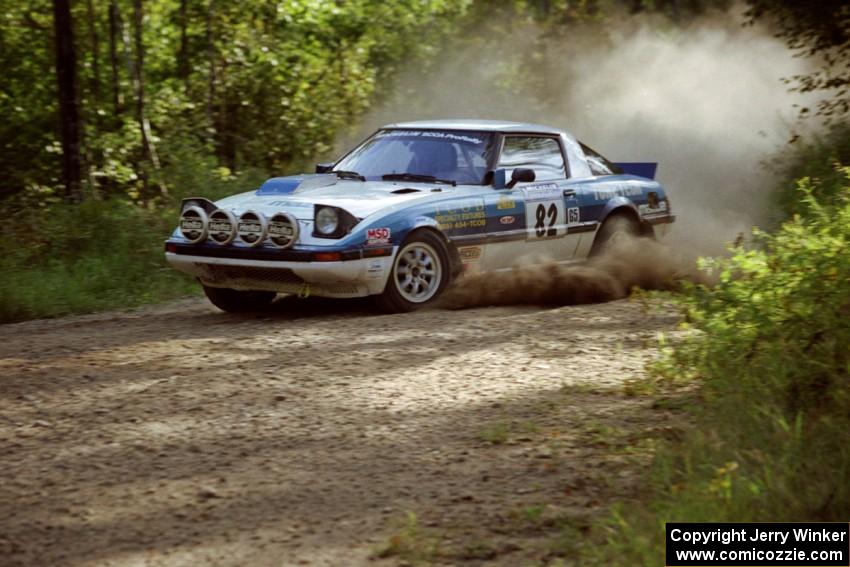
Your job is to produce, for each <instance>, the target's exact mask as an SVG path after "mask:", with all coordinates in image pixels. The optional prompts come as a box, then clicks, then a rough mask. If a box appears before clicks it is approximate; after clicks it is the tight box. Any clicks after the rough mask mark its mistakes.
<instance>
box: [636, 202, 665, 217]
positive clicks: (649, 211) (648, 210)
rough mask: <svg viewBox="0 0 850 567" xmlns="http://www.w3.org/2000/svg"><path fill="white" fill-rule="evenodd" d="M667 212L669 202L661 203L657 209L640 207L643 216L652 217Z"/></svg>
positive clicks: (650, 206)
mask: <svg viewBox="0 0 850 567" xmlns="http://www.w3.org/2000/svg"><path fill="white" fill-rule="evenodd" d="M666 211H667V201H659V202H658V206H657V207H653V206H652V205H638V212H639V213H640V214H641V215H651V214H653V213H663V212H666Z"/></svg>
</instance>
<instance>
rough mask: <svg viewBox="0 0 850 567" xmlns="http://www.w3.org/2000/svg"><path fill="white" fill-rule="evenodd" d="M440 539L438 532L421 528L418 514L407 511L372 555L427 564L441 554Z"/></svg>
mask: <svg viewBox="0 0 850 567" xmlns="http://www.w3.org/2000/svg"><path fill="white" fill-rule="evenodd" d="M441 540H442V536H441V535H440V534H439V533H437V532H435V531H434V530H428V529H426V528H423V527H422V526H421V525H420V524H419V518H418V516H417V515H416V514H415V513H414V512H408V513H407V514H406V515H405V517H404V520H403V521H402V522H401V525H400V527H399V528H398V529H397V530H396V532H395V533H394V534H393V535H392V536H390V538H389V539H388V540H387V542H386V543H385V544H384V545H383V546H381V547H378V548H376V549H375V550H374V551H373V553H372V555H373V556H374V557H377V558H382V559H383V558H387V557H394V558H397V559H399V560H402V561H404V562H406V563H408V564H410V565H427V564H430V563H433V562H434V561H435V560H436V559H438V558H439V557H440V556H441V553H442V547H441Z"/></svg>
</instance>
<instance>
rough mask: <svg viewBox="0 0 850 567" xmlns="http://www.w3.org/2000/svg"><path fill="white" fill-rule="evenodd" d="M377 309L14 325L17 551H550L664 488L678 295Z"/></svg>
mask: <svg viewBox="0 0 850 567" xmlns="http://www.w3.org/2000/svg"><path fill="white" fill-rule="evenodd" d="M367 309H368V304H365V303H357V302H355V303H350V302H349V303H344V302H332V301H324V302H321V301H308V302H303V301H302V302H298V301H295V300H292V301H288V300H283V301H281V302H279V305H277V306H276V308H275V309H274V311H273V312H271V313H268V314H263V315H261V316H236V315H228V314H224V313H221V312H218V311H216V310H215V309H214V308H213V307H211V306H209V305H208V304H206V303H205V302H204V301H202V300H200V299H197V300H195V299H191V300H183V301H178V302H173V303H169V304H165V305H162V306H157V307H152V308H146V309H142V310H138V311H133V312H122V313H108V314H101V315H91V316H80V317H70V318H65V319H58V320H52V321H34V322H28V323H21V324H15V325H5V326H0V376H2V378H0V564H2V565H4V566H11V565H16V566H17V565H27V566H30V565H32V566H43V565H63V566H64V565H68V566H70V565H74V566H95V565H97V566H103V565H107V566H119V565H120V566H141V565H168V566H184V565H185V566H190V565H191V566H197V565H252V566H265V565H269V566H271V565H277V566H281V565H286V566H288V565H328V566H331V565H332V566H340V565H353V566H358V565H378V566H383V565H404V564H410V563H411V562H412V563H415V562H417V561H419V560H422V561H431V562H434V563H436V564H452V565H457V564H465V565H466V564H468V565H478V564H487V565H491V564H492V565H525V564H529V563H530V564H545V563H546V562H547V561H549V560H551V559H552V558H553V557H557V556H558V555H561V556H565V557H567V558H568V557H569V549H570V543H569V541H563V539H564V538H563V537H562V538H561V540H562V541H561V543H560V544H559V545H560V547H558V546H554V547H553V544H552V541H553V537H554V536H557V534H558V533H569V532H564V529H565V528H564V526H573V527H574V528H575V529H576V530H577V531H576V532H575V533H578V534H580V533H581V530H582V529H584V528H585V527H586V526H587V524H588V522H590V521H591V520H592V519H593V518H594V517H596V516H598V514H600V513H603V512H604V511H605V508H606V506H607V505H608V504H610V503H611V502H612V501H613V500H615V499H623V498H629V497H630V496H633V495H634V494H636V493H638V492H639V491H640V488H641V485H642V478H641V475H642V474H643V473H644V472H645V469H646V463H647V460H648V457H647V456H646V454H645V452H641V451H640V450H636V447H637V448H638V449H639V446H640V442H639V439H640V438H641V436H642V435H643V434H644V433H646V432H648V431H653V430H657V429H659V428H663V427H665V424H666V423H667V422H668V419H669V417H670V416H669V415H667V414H666V413H665V411H664V410H660V409H657V408H653V407H652V403H651V400H649V399H647V398H644V397H641V396H629V395H625V394H624V393H623V385H624V383H626V382H627V381H628V380H631V379H634V378H640V377H641V376H642V375H643V367H644V364H645V362H646V361H648V360H649V359H650V358H652V357H653V356H655V355H656V351H655V350H654V345H655V344H656V339H655V337H656V334H657V333H658V332H659V331H663V332H669V331H670V330H671V329H673V328H674V327H675V324H676V317H675V315H673V314H672V313H671V312H670V311H669V310H667V311H665V310H664V309H650V310H647V308H646V306H645V305H642V304H641V303H640V302H638V301H631V302H630V301H616V302H611V303H606V304H599V305H583V306H570V307H561V308H539V307H500V308H479V309H471V310H467V311H457V312H453V311H443V310H429V311H423V312H419V313H415V314H410V315H385V316H373V315H369V314H368V312H367ZM408 512H412V513H415V514H416V519H415V521H414V520H413V519H412V516H410V517H407V516H406V515H407V513H408ZM406 517H407V519H405V518H406ZM567 539H569V538H567ZM395 552H397V553H395Z"/></svg>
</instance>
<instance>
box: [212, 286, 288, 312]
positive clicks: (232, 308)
mask: <svg viewBox="0 0 850 567" xmlns="http://www.w3.org/2000/svg"><path fill="white" fill-rule="evenodd" d="M204 293H205V294H206V295H207V299H209V300H210V303H212V304H213V305H215V306H216V307H218V308H219V309H221V310H222V311H227V312H228V313H249V312H251V311H261V310H262V309H263V308H265V307H268V305H269V304H270V303H271V302H272V301H273V300H274V298H275V296H276V295H277V294H276V293H275V292H273V291H241V290H237V289H229V288H223V287H207V286H204Z"/></svg>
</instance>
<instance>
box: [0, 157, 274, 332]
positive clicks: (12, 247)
mask: <svg viewBox="0 0 850 567" xmlns="http://www.w3.org/2000/svg"><path fill="white" fill-rule="evenodd" d="M163 174H164V175H167V176H168V177H167V182H168V185H169V186H170V187H172V190H171V193H170V194H169V196H167V197H165V198H160V199H157V200H153V201H147V202H144V203H143V202H139V201H132V200H128V199H119V198H111V199H106V200H102V201H94V200H89V201H85V202H83V203H81V204H79V205H69V204H65V203H62V202H61V201H58V200H56V199H54V198H53V197H51V196H50V194H49V193H47V194H38V193H31V194H26V195H19V196H17V197H16V198H15V199H14V200H11V199H10V200H6V201H5V202H4V203H3V207H2V209H3V210H5V211H9V212H8V213H7V219H13V221H14V222H9V221H7V222H6V223H5V224H4V226H3V238H2V240H0V322H10V321H18V320H23V319H31V318H37V317H55V316H60V315H67V314H71V313H86V312H91V311H98V310H102V309H112V308H119V307H129V306H134V305H140V304H144V303H150V302H154V301H161V300H165V299H170V298H174V297H179V296H185V295H187V294H190V293H193V292H194V293H197V290H198V289H199V288H198V286H197V285H195V284H194V282H193V281H192V280H191V279H190V278H188V277H185V276H183V275H181V274H180V273H178V272H177V271H175V270H173V269H172V268H170V267H168V266H167V265H166V262H165V259H164V256H163V242H164V241H165V239H166V238H167V237H168V235H169V234H170V233H171V231H172V230H174V227H175V225H176V220H177V213H178V209H179V203H180V199H181V198H182V197H185V196H189V195H195V194H196V195H203V196H205V197H209V198H213V199H217V198H221V197H223V196H225V195H228V194H232V193H236V192H239V191H246V190H250V189H254V188H256V187H257V186H258V185H259V183H260V182H261V180H262V179H263V178H264V177H265V175H263V174H260V173H258V172H246V173H244V174H241V175H239V176H235V175H233V174H231V173H230V172H227V171H220V172H218V173H214V172H211V170H210V169H205V168H204V167H201V166H200V164H199V163H198V159H197V158H196V159H191V155H187V156H186V159H185V160H184V161H183V162H181V164H180V165H175V166H172V167H171V168H170V169H169V170H167V171H165V172H164V173H163Z"/></svg>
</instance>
